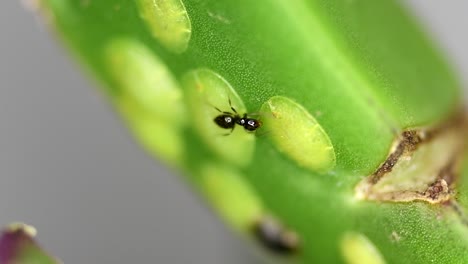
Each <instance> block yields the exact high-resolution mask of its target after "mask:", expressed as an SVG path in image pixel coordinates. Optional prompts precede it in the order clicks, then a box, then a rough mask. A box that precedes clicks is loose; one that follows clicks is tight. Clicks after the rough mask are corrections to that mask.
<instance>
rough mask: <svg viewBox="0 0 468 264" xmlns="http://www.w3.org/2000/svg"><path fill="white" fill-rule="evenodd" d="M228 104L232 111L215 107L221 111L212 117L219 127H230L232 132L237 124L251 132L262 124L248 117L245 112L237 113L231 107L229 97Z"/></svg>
mask: <svg viewBox="0 0 468 264" xmlns="http://www.w3.org/2000/svg"><path fill="white" fill-rule="evenodd" d="M229 105H230V106H231V110H232V111H233V112H224V111H221V110H219V109H218V108H216V107H215V109H216V110H218V111H219V112H220V113H222V114H221V115H219V116H217V117H215V119H214V122H215V123H216V124H217V125H218V126H219V127H221V128H226V129H231V132H232V131H233V130H234V128H235V127H236V124H237V125H240V126H242V127H244V129H245V130H247V131H250V132H253V131H255V130H257V128H259V127H260V126H261V125H262V122H261V121H260V120H257V119H255V118H250V117H248V116H247V114H244V115H243V116H241V115H239V114H238V113H237V111H236V109H235V108H234V107H232V105H231V99H229Z"/></svg>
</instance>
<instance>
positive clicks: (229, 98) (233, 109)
mask: <svg viewBox="0 0 468 264" xmlns="http://www.w3.org/2000/svg"><path fill="white" fill-rule="evenodd" d="M228 100H229V106H230V107H231V109H232V111H234V113H236V114H237V111H236V109H235V108H234V107H232V104H231V97H228Z"/></svg>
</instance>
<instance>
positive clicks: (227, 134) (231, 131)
mask: <svg viewBox="0 0 468 264" xmlns="http://www.w3.org/2000/svg"><path fill="white" fill-rule="evenodd" d="M233 131H234V127H232V129H231V132H229V133H227V134H223V136H229V135H231V134H232V132H233Z"/></svg>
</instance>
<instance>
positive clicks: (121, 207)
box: [0, 0, 468, 264]
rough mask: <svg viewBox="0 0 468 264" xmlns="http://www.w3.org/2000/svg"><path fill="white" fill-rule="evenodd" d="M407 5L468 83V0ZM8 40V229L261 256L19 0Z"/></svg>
mask: <svg viewBox="0 0 468 264" xmlns="http://www.w3.org/2000/svg"><path fill="white" fill-rule="evenodd" d="M406 3H407V5H408V6H409V7H411V8H412V9H413V10H414V12H416V13H417V15H418V16H419V17H420V19H421V20H422V21H423V23H425V24H426V27H427V29H428V30H429V31H430V32H431V33H432V35H433V36H434V38H437V39H438V40H439V43H440V45H441V46H442V47H443V48H444V49H445V50H446V53H447V55H448V56H449V58H450V59H451V60H452V62H453V65H454V66H455V67H457V70H458V73H459V76H460V78H461V79H462V81H463V82H464V83H465V84H466V83H467V81H468V79H467V76H468V49H467V47H468V29H467V28H468V16H467V15H466V12H467V11H468V1H461V0H459V1H426V0H412V1H407V2H406ZM0 40H1V41H0V226H3V225H5V224H7V223H10V222H12V221H24V222H27V223H31V224H33V225H34V226H36V227H37V229H38V230H39V240H40V242H41V243H42V245H43V246H44V247H45V248H47V249H48V250H49V251H51V252H53V253H54V254H55V255H57V256H59V257H60V258H61V259H62V260H64V261H65V263H79V264H94V263H96V264H107V263H109V264H110V263H112V264H116V263H161V264H172V263H174V264H183V263H190V264H192V263H193V264H198V263H200V264H201V263H203V264H219V263H225V264H239V263H260V261H259V260H256V259H255V258H254V255H255V254H253V253H252V252H250V250H248V246H249V245H245V244H244V243H243V242H242V241H238V240H237V239H236V238H235V237H233V236H232V235H231V234H230V233H229V231H227V230H225V229H224V227H223V225H222V224H221V223H220V222H219V221H218V220H217V219H216V218H214V217H213V216H212V214H211V213H210V211H209V210H207V209H206V208H205V207H204V206H203V205H202V204H201V203H200V202H199V200H198V198H197V196H195V195H194V194H193V193H192V192H191V191H190V189H189V188H188V187H187V186H186V185H185V184H184V183H183V182H182V181H181V180H179V178H178V177H176V175H171V173H170V172H168V170H167V169H166V168H165V167H163V166H161V164H160V163H159V162H158V161H154V160H153V159H151V158H150V157H148V156H147V155H146V154H145V153H144V152H143V151H142V150H141V149H140V148H139V147H138V146H137V145H136V144H135V143H134V141H133V139H132V138H131V137H130V135H129V133H128V132H127V131H126V129H125V128H124V127H123V125H122V123H121V122H120V120H119V119H118V118H117V116H116V115H115V114H114V113H113V112H112V111H111V109H110V107H109V105H108V104H107V102H106V100H105V98H103V96H101V94H99V92H97V89H96V88H95V87H93V85H94V84H93V82H92V81H89V80H87V79H85V78H84V76H83V74H81V72H80V70H79V69H78V67H77V66H76V65H75V64H74V62H72V61H71V60H70V59H69V58H68V55H67V54H66V52H64V50H63V49H62V47H61V46H60V45H58V44H57V43H56V41H55V39H54V38H52V37H51V36H50V34H48V32H47V30H46V29H45V27H43V26H42V25H41V24H40V23H39V22H38V21H37V20H36V19H35V18H34V16H33V15H32V14H31V13H30V12H28V11H27V10H25V8H23V6H22V5H21V3H20V2H19V1H14V0H2V1H1V3H0ZM465 87H466V85H465Z"/></svg>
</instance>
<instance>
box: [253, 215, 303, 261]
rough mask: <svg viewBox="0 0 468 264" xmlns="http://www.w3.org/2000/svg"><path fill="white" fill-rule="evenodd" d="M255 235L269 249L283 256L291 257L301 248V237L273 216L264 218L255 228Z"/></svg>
mask: <svg viewBox="0 0 468 264" xmlns="http://www.w3.org/2000/svg"><path fill="white" fill-rule="evenodd" d="M253 233H254V235H255V236H256V237H257V239H258V240H259V241H260V242H261V243H262V244H263V245H264V246H265V247H267V248H268V249H270V250H272V251H273V252H276V253H278V254H282V255H290V254H292V253H294V252H296V251H297V250H298V248H299V244H300V243H299V237H298V236H297V234H296V233H295V232H293V231H291V230H288V229H286V228H285V227H284V226H283V225H281V223H279V222H278V221H277V220H275V219H274V218H272V217H271V216H263V217H262V218H261V219H260V220H259V221H257V222H256V223H255V224H254V226H253Z"/></svg>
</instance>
